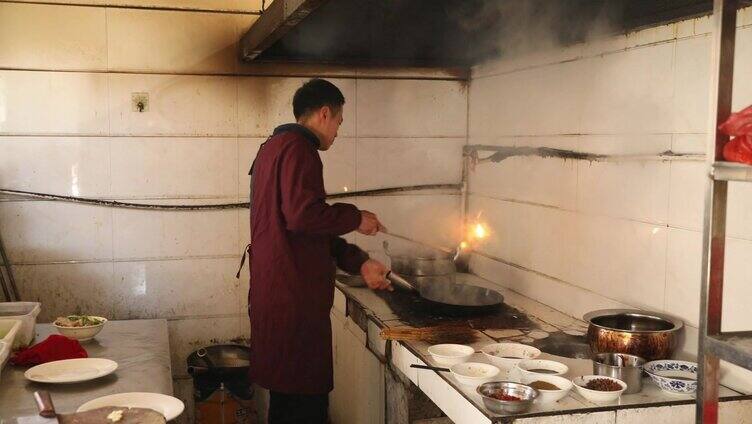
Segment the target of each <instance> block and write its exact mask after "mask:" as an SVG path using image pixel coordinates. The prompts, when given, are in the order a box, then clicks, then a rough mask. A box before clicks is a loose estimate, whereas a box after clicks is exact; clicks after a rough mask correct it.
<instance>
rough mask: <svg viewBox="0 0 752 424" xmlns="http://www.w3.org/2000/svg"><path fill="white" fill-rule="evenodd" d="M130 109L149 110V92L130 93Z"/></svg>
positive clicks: (135, 110)
mask: <svg viewBox="0 0 752 424" xmlns="http://www.w3.org/2000/svg"><path fill="white" fill-rule="evenodd" d="M131 110H132V111H133V112H140V113H143V112H148V111H149V93H131Z"/></svg>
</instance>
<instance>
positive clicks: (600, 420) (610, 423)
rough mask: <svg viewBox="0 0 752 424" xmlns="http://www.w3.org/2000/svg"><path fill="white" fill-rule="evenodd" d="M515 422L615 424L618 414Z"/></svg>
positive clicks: (590, 413) (607, 412)
mask: <svg viewBox="0 0 752 424" xmlns="http://www.w3.org/2000/svg"><path fill="white" fill-rule="evenodd" d="M515 421H518V422H519V423H520V424H615V423H616V413H615V412H614V411H601V412H588V413H586V414H570V415H552V416H549V417H535V418H523V419H520V420H515Z"/></svg>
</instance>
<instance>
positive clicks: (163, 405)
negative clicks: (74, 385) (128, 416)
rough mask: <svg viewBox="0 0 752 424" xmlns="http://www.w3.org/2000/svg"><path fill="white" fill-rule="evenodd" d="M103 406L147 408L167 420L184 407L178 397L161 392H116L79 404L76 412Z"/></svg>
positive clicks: (178, 413) (176, 414)
mask: <svg viewBox="0 0 752 424" xmlns="http://www.w3.org/2000/svg"><path fill="white" fill-rule="evenodd" d="M105 406H119V407H124V408H149V409H153V410H155V411H157V412H159V413H160V414H162V415H164V417H165V419H166V420H167V421H170V420H173V419H175V418H177V417H178V416H179V415H180V414H182V413H183V409H184V408H185V405H183V402H182V401H181V400H180V399H178V398H175V397H172V396H167V395H163V394H161V393H118V394H114V395H109V396H103V397H101V398H97V399H94V400H90V401H88V402H86V403H85V404H83V405H81V406H80V407H79V408H78V410H77V411H76V412H85V411H90V410H92V409H97V408H103V407H105Z"/></svg>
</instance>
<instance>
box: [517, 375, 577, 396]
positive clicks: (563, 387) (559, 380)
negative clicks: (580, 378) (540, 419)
mask: <svg viewBox="0 0 752 424" xmlns="http://www.w3.org/2000/svg"><path fill="white" fill-rule="evenodd" d="M534 381H545V382H546V383H551V384H553V385H555V386H556V387H558V388H559V390H544V389H535V390H537V391H538V397H537V398H536V400H535V401H536V402H538V403H553V402H556V401H559V400H561V399H564V397H565V396H566V395H568V394H569V392H570V391H571V390H572V386H574V384H572V382H571V381H569V380H567V379H566V378H564V377H560V376H558V375H544V374H533V373H529V374H527V375H525V377H524V378H523V379H522V384H526V385H528V386H529V385H530V383H532V382H534Z"/></svg>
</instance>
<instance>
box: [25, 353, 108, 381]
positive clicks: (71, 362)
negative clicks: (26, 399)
mask: <svg viewBox="0 0 752 424" xmlns="http://www.w3.org/2000/svg"><path fill="white" fill-rule="evenodd" d="M117 367H118V364H117V362H115V361H111V360H109V359H103V358H80V359H65V360H63V361H53V362H47V363H46V364H42V365H37V366H35V367H33V368H29V369H28V370H26V372H25V373H24V377H26V379H27V380H31V381H36V382H37V383H78V382H81V381H89V380H94V379H95V378H99V377H104V376H105V375H108V374H112V373H113V372H114V371H115V370H116V369H117Z"/></svg>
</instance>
